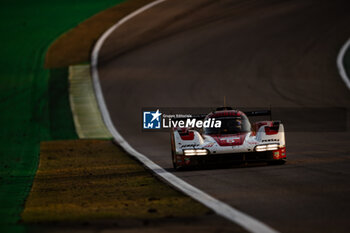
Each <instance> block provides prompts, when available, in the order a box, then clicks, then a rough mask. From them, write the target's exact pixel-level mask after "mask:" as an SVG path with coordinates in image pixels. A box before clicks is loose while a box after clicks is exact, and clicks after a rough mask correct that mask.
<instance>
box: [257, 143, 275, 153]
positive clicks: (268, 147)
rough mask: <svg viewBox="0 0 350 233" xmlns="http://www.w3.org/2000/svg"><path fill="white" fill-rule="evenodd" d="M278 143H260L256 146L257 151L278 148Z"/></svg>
mask: <svg viewBox="0 0 350 233" xmlns="http://www.w3.org/2000/svg"><path fill="white" fill-rule="evenodd" d="M278 147H279V145H278V144H267V145H259V146H256V147H255V151H257V152H261V151H269V150H278Z"/></svg>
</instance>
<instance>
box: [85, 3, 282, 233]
mask: <svg viewBox="0 0 350 233" xmlns="http://www.w3.org/2000/svg"><path fill="white" fill-rule="evenodd" d="M164 1H166V0H158V1H155V2H152V3H150V4H148V5H146V6H144V7H142V8H140V9H138V10H136V11H134V12H133V13H131V14H129V15H128V16H126V17H125V18H123V19H121V20H120V21H119V22H117V23H116V24H115V25H113V26H112V27H111V28H109V29H108V30H107V31H106V32H105V33H104V34H103V35H102V36H101V37H100V38H99V40H98V41H97V43H96V45H95V47H94V49H93V52H92V56H91V70H92V78H93V83H94V88H95V94H96V97H97V101H98V104H99V108H100V110H101V113H102V117H103V120H104V122H105V124H106V126H107V128H108V129H109V131H110V132H111V134H112V135H113V137H114V139H115V140H116V142H117V143H118V144H119V145H120V146H121V147H123V148H124V149H125V151H127V152H128V153H129V154H130V155H132V156H134V157H135V158H136V159H138V160H139V161H141V162H142V163H143V164H144V165H145V166H146V167H148V168H149V169H151V170H152V171H153V172H154V173H155V174H157V175H158V176H159V177H161V178H162V179H164V180H165V181H166V182H168V183H170V184H171V185H172V186H174V187H175V188H177V189H178V190H180V191H182V192H184V193H185V194H187V195H188V196H190V197H192V198H193V199H195V200H197V201H199V202H201V203H202V204H203V205H205V206H207V207H209V208H210V209H212V210H213V211H214V212H216V213H217V214H218V215H221V216H223V217H225V218H227V219H229V220H230V221H232V222H234V223H236V224H238V225H240V226H241V227H242V228H244V229H246V230H248V231H249V232H254V233H255V232H256V233H258V232H259V233H277V231H276V230H274V229H272V228H271V227H269V226H267V225H266V224H264V223H262V222H260V221H259V220H257V219H255V218H253V217H251V216H249V215H247V214H245V213H243V212H241V211H239V210H237V209H235V208H233V207H231V206H229V205H227V204H226V203H224V202H221V201H219V200H217V199H215V198H214V197H212V196H210V195H208V194H207V193H205V192H203V191H201V190H199V189H198V188H196V187H194V186H192V185H190V184H188V183H187V182H185V181H183V180H182V179H180V178H179V177H177V176H175V175H173V174H172V173H169V172H167V171H165V170H164V169H163V168H162V167H160V166H158V165H157V164H155V163H154V162H152V161H151V160H150V159H148V158H147V157H146V156H145V155H143V154H141V153H139V152H138V151H136V150H135V149H134V148H132V147H131V146H130V145H129V143H128V142H127V141H125V140H124V138H123V137H122V136H121V135H120V134H119V132H118V131H117V130H116V128H115V127H114V125H113V123H112V120H111V118H110V116H109V112H108V110H107V107H106V103H105V101H104V97H103V94H102V89H101V85H100V81H99V74H98V69H97V68H98V67H97V64H98V54H99V51H100V49H101V47H102V45H103V43H104V41H105V40H106V38H107V37H108V36H109V35H110V34H111V33H112V32H113V31H114V30H116V29H117V28H118V27H120V26H121V25H122V24H124V23H125V22H126V21H128V20H129V19H131V18H133V17H134V16H136V15H138V14H140V13H142V12H144V11H146V10H147V9H149V8H151V7H153V6H155V5H158V4H160V3H162V2H164Z"/></svg>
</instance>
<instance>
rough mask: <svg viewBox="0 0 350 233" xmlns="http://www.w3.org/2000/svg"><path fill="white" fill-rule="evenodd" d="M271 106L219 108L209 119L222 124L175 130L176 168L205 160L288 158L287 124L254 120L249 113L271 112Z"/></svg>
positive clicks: (275, 160)
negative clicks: (266, 108) (247, 108)
mask: <svg viewBox="0 0 350 233" xmlns="http://www.w3.org/2000/svg"><path fill="white" fill-rule="evenodd" d="M270 113H271V112H270V111H269V110H263V111H251V112H242V111H239V110H233V109H232V108H229V107H223V108H218V109H217V110H216V111H213V112H211V113H209V114H207V115H206V116H202V117H203V118H204V121H205V120H213V119H215V120H216V121H217V120H219V121H221V126H220V127H218V128H215V127H203V128H202V129H199V130H196V129H194V128H181V127H175V128H172V130H171V150H172V161H173V166H174V168H175V169H179V168H185V167H190V166H198V165H201V164H220V163H228V162H236V161H237V162H249V161H264V162H268V163H276V164H283V163H285V161H286V143H285V136H284V127H283V124H282V123H281V122H280V121H272V120H269V121H257V122H254V123H252V124H251V123H250V122H249V120H248V117H247V116H251V117H254V116H261V115H269V114H270Z"/></svg>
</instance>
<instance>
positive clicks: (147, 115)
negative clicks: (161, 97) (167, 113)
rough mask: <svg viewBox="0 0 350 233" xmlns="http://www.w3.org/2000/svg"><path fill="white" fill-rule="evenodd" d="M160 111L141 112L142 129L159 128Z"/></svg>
mask: <svg viewBox="0 0 350 233" xmlns="http://www.w3.org/2000/svg"><path fill="white" fill-rule="evenodd" d="M161 115H162V113H160V112H159V109H157V111H153V112H143V128H144V129H160V116H161Z"/></svg>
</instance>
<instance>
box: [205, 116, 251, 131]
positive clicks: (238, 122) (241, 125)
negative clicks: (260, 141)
mask: <svg viewBox="0 0 350 233" xmlns="http://www.w3.org/2000/svg"><path fill="white" fill-rule="evenodd" d="M216 120H220V121H221V127H220V128H209V127H207V128H204V133H205V134H237V133H243V132H249V131H250V123H249V121H248V118H247V117H246V116H244V115H242V116H230V117H220V118H216Z"/></svg>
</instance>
